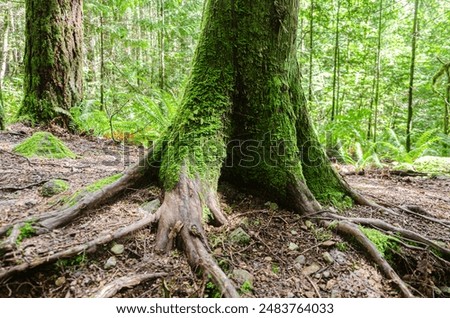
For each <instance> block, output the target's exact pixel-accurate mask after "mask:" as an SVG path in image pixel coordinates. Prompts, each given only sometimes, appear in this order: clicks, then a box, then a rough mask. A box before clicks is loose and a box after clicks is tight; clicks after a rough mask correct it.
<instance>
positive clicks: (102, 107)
mask: <svg viewBox="0 0 450 318" xmlns="http://www.w3.org/2000/svg"><path fill="white" fill-rule="evenodd" d="M104 27H105V24H104V20H103V13H102V14H101V15H100V110H101V111H104V110H105V28H104Z"/></svg>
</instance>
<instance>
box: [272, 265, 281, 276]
mask: <svg viewBox="0 0 450 318" xmlns="http://www.w3.org/2000/svg"><path fill="white" fill-rule="evenodd" d="M272 273H274V274H279V273H280V265H278V264H276V263H275V264H272Z"/></svg>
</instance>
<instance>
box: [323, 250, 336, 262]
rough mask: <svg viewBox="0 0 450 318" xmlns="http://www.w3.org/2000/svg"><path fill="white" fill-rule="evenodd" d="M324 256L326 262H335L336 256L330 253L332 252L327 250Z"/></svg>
mask: <svg viewBox="0 0 450 318" xmlns="http://www.w3.org/2000/svg"><path fill="white" fill-rule="evenodd" d="M322 257H323V259H324V260H325V262H327V263H328V264H333V263H334V258H333V257H332V256H331V255H330V253H328V252H325V253H323V254H322Z"/></svg>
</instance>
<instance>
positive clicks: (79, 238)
mask: <svg viewBox="0 0 450 318" xmlns="http://www.w3.org/2000/svg"><path fill="white" fill-rule="evenodd" d="M8 130H9V132H4V133H1V134H0V158H1V162H0V227H1V226H3V225H6V224H8V223H11V222H12V221H14V220H17V219H22V218H24V217H26V216H30V215H36V214H40V213H43V212H45V211H48V210H51V209H53V208H55V207H58V206H60V205H61V203H62V202H63V199H64V198H67V196H68V195H70V194H73V193H74V192H76V191H77V190H79V189H80V188H81V187H83V186H86V185H88V184H90V183H92V182H94V181H96V180H98V179H100V178H103V177H107V176H110V175H113V174H116V173H119V172H122V171H123V170H124V169H125V168H126V167H127V166H129V165H130V164H132V163H135V162H136V161H137V160H138V158H139V156H142V155H143V154H144V150H143V149H142V148H138V147H133V146H130V147H127V146H125V147H124V146H123V145H117V144H115V143H113V142H112V141H110V140H107V139H99V138H94V137H80V136H75V135H69V134H66V133H64V132H63V131H58V130H57V129H55V130H53V131H51V132H52V133H53V134H54V135H55V136H57V137H59V138H60V139H61V140H62V141H64V142H65V144H66V145H67V146H68V147H69V148H70V149H71V150H72V151H74V152H75V153H76V154H77V155H78V157H77V158H76V159H39V158H31V159H26V158H24V157H21V156H18V155H15V154H14V153H12V149H13V147H14V146H15V145H17V144H18V143H19V142H21V141H22V140H24V139H25V138H26V137H29V136H31V135H32V133H33V132H34V131H33V129H31V128H27V127H24V126H21V125H13V126H11V127H9V128H8ZM338 169H340V170H341V171H342V172H343V173H344V172H346V173H345V174H348V175H346V176H345V179H346V180H347V182H348V183H349V184H350V185H351V186H353V187H354V188H355V189H357V190H358V191H359V192H361V193H362V194H363V195H365V196H367V197H368V198H370V199H372V200H374V201H376V202H378V203H380V204H382V205H386V206H389V207H391V208H392V209H394V210H395V211H396V212H398V216H392V215H386V214H383V213H382V212H379V211H377V210H375V209H373V208H369V207H361V206H355V207H353V208H352V209H349V210H346V211H340V213H341V214H343V215H346V216H352V217H374V218H381V219H384V220H386V221H389V222H391V223H392V224H394V225H397V226H400V227H403V228H406V229H412V230H416V231H418V232H420V233H422V234H426V235H427V236H428V237H430V238H432V239H435V240H439V241H441V242H442V241H443V242H445V244H446V245H447V247H450V235H449V228H448V227H442V226H439V224H436V223H434V222H429V221H427V220H424V219H423V218H420V217H417V216H415V215H413V214H409V213H404V212H403V211H402V210H401V208H399V207H408V209H414V208H418V207H420V208H421V209H419V212H420V211H423V210H426V211H427V213H429V214H430V215H432V216H433V217H435V218H439V219H443V220H447V221H448V220H450V178H448V177H440V176H438V177H427V176H399V175H395V174H392V173H391V172H390V171H389V170H387V169H384V170H370V171H365V173H364V174H362V175H359V174H354V173H350V174H349V173H348V170H349V167H338ZM51 179H63V180H66V181H68V182H69V183H70V189H69V190H67V191H65V192H64V193H62V194H59V195H56V196H53V197H51V198H45V197H43V196H42V195H41V192H40V191H41V186H42V184H43V183H44V182H46V181H48V180H51ZM219 190H220V196H221V204H222V209H224V211H226V212H227V216H228V218H229V220H230V222H229V224H228V225H227V226H225V227H222V228H213V227H208V228H207V233H208V238H209V242H210V247H211V249H212V252H213V255H214V257H215V259H216V260H217V261H218V263H219V265H220V266H221V267H222V268H223V269H224V270H225V271H226V272H227V273H229V274H230V275H231V277H232V278H233V280H234V282H235V285H236V286H237V287H238V289H239V290H240V292H241V294H242V296H243V297H401V294H400V292H399V291H398V290H397V289H396V288H395V286H394V285H393V284H392V283H391V282H390V281H389V280H388V279H386V278H385V277H384V276H383V274H381V272H380V271H379V270H378V269H377V268H376V266H375V265H373V263H372V262H371V260H370V258H369V257H367V256H365V255H364V254H363V253H362V252H361V250H360V249H359V247H358V246H357V245H356V244H354V243H351V240H350V243H349V240H345V239H344V238H342V237H340V236H339V235H337V234H336V233H334V231H333V230H332V229H325V228H320V227H318V226H316V225H312V224H311V223H310V222H305V219H303V218H302V217H300V216H298V215H294V214H292V213H291V212H289V211H286V210H283V209H281V208H279V207H278V206H277V205H276V204H273V203H270V202H266V200H264V198H259V197H254V196H252V195H248V194H245V193H242V192H241V191H239V190H237V189H235V188H234V187H232V186H230V185H227V184H222V185H221V186H220V189H219ZM154 199H160V200H162V193H161V190H160V189H159V188H157V187H155V186H151V187H147V188H143V189H133V191H131V189H130V191H129V192H128V193H126V194H124V196H123V197H122V198H120V199H118V200H117V201H115V202H112V203H111V204H110V205H107V206H104V207H101V208H98V209H95V210H90V211H86V212H85V213H84V214H83V215H82V216H80V217H78V218H77V219H76V220H75V221H74V222H72V223H70V224H69V225H67V226H65V227H62V228H60V229H58V230H54V231H52V232H50V233H46V234H43V235H39V236H36V237H31V238H26V239H24V240H23V241H22V242H21V243H20V244H19V245H18V248H17V250H15V252H14V253H15V255H14V257H13V258H14V262H15V263H17V262H28V261H31V260H33V259H34V258H36V257H37V256H43V255H51V254H53V253H56V252H58V251H63V250H67V249H68V248H70V247H72V246H75V245H79V244H82V243H84V242H87V241H90V240H93V239H95V238H97V237H99V236H101V235H102V234H106V233H109V232H113V231H115V230H117V229H120V228H122V227H124V226H126V225H128V224H131V223H133V222H135V221H137V220H139V219H140V218H141V217H142V215H141V208H140V207H142V205H143V204H145V203H146V202H149V201H152V200H154ZM237 228H241V229H242V230H244V231H245V232H246V233H247V234H248V235H249V236H250V241H249V243H247V244H243V245H240V244H238V243H233V242H232V241H231V240H230V239H229V237H230V234H231V233H233V231H235V230H236V229H237ZM154 242H155V228H145V229H142V230H139V231H137V232H135V233H133V234H131V235H128V236H126V237H124V238H121V239H119V240H117V241H116V242H114V243H110V244H107V245H104V246H102V247H100V248H97V249H96V250H95V251H89V252H87V253H85V254H82V255H78V256H77V257H73V258H71V259H68V260H59V261H57V262H56V263H53V264H48V265H43V266H40V267H37V268H35V269H32V270H29V271H27V272H25V273H21V274H18V275H15V276H12V277H9V278H8V279H6V280H5V281H3V282H0V297H92V296H94V295H96V294H97V293H98V292H99V290H101V289H102V288H103V287H104V286H105V285H107V284H109V283H111V282H113V281H115V280H117V279H118V278H120V277H124V276H127V275H130V274H135V273H162V272H163V273H166V274H167V276H165V277H164V278H157V279H153V280H149V281H147V282H143V283H141V284H139V285H137V286H136V287H134V288H130V289H123V290H121V291H120V292H119V293H117V294H116V295H115V296H116V297H214V296H218V292H217V290H216V289H215V288H214V285H213V284H212V283H210V282H209V281H208V277H201V276H198V275H195V274H193V272H192V270H191V268H190V267H189V265H188V264H187V261H186V259H185V257H184V255H183V253H180V252H178V251H174V252H172V253H171V254H170V255H167V256H161V255H159V254H155V253H154V252H153V247H154ZM113 244H120V245H123V246H124V251H123V252H120V253H117V255H116V254H114V253H113V252H112V251H111V247H112V245H113ZM412 245H414V244H412ZM411 247H412V248H413V249H410V248H409V249H403V248H402V246H400V248H398V249H395V248H394V249H392V251H391V252H392V255H390V256H389V259H390V262H391V263H393V264H395V266H394V268H395V269H396V270H397V272H398V273H399V275H400V277H402V279H403V280H405V281H406V282H407V283H408V284H409V285H410V286H412V288H413V290H414V291H415V293H416V294H417V295H419V296H422V297H450V270H449V268H450V266H447V268H443V267H442V265H439V263H437V262H435V261H434V258H433V257H432V255H431V251H429V250H427V249H422V248H421V247H419V246H417V247H416V248H415V249H414V246H411ZM112 258H114V260H115V261H116V264H113V265H112V266H111V267H110V268H109V269H105V264H106V263H107V262H108V259H109V260H110V262H111V259H112ZM12 265H13V264H11V263H10V261H9V260H7V259H5V258H3V259H1V258H0V272H1V271H2V270H5V269H8V267H10V266H12ZM447 265H448V264H447ZM245 281H250V282H251V284H249V283H246V282H245Z"/></svg>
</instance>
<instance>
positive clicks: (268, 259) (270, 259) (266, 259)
mask: <svg viewBox="0 0 450 318" xmlns="http://www.w3.org/2000/svg"><path fill="white" fill-rule="evenodd" d="M272 260H273V259H272V257H270V256H267V257H264V261H266V262H272Z"/></svg>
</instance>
